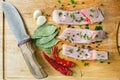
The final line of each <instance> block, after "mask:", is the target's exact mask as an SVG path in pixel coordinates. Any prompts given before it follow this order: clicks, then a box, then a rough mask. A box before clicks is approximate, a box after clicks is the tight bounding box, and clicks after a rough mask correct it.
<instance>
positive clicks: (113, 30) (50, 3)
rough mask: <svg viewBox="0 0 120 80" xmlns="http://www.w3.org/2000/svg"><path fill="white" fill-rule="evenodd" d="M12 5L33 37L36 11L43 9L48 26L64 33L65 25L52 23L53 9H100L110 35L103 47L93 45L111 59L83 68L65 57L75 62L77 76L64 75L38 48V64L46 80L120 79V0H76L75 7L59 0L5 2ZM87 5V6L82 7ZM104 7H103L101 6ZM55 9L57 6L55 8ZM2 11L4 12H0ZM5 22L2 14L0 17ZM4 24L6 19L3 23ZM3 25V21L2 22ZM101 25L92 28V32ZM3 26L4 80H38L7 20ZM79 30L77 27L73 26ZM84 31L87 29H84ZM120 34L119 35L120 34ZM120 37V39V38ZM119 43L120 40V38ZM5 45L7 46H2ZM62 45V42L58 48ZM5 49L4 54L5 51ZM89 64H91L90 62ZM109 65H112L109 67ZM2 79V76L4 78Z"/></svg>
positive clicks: (10, 0) (92, 62)
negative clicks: (52, 65) (119, 50)
mask: <svg viewBox="0 0 120 80" xmlns="http://www.w3.org/2000/svg"><path fill="white" fill-rule="evenodd" d="M8 1H9V2H11V3H12V4H14V5H15V6H16V7H17V9H18V10H19V11H20V13H21V15H22V17H23V19H24V22H25V25H26V29H27V31H28V33H29V34H30V35H32V34H33V32H34V31H35V29H36V28H37V25H36V22H35V20H34V19H33V12H34V10H36V9H41V10H42V11H43V13H44V14H50V17H47V18H48V22H47V23H52V24H54V25H56V26H58V27H61V31H63V30H64V29H65V28H66V25H58V24H56V23H55V22H53V20H52V11H53V10H54V9H59V8H60V6H61V5H62V4H63V5H64V9H65V10H78V9H83V8H88V7H93V6H98V7H99V8H100V9H101V10H102V11H103V12H104V15H105V20H104V21H103V24H102V25H103V29H104V31H106V32H108V39H106V40H104V41H103V42H102V43H101V45H100V46H99V47H98V48H96V46H97V44H93V45H91V46H92V47H93V48H95V49H97V50H105V51H109V52H110V55H109V56H110V57H109V60H108V61H106V62H104V63H100V62H95V61H89V66H86V67H85V66H84V62H81V61H78V60H74V59H72V58H67V57H65V56H62V54H61V53H60V57H64V58H65V59H68V60H72V61H73V62H75V63H76V66H75V67H74V68H71V70H73V72H74V75H73V76H71V77H67V76H63V75H61V74H60V73H59V72H57V71H56V70H54V69H53V68H52V67H51V66H50V65H49V64H48V63H47V62H46V61H45V60H44V59H43V57H42V56H41V54H40V50H39V49H37V48H36V50H37V52H38V54H37V55H36V56H37V59H38V61H39V63H40V64H41V65H42V66H43V67H44V69H45V71H46V72H47V73H48V75H49V76H48V77H47V78H45V79H43V80H60V79H62V80H120V56H119V54H118V50H117V45H116V34H117V29H118V23H119V21H120V5H119V4H120V0H76V2H77V5H76V7H75V8H73V5H69V4H68V3H69V2H70V0H61V1H62V2H61V4H59V3H58V2H57V0H6V2H8ZM83 2H84V4H82V3H83ZM101 4H104V6H100V5H101ZM55 6H56V7H55ZM0 11H1V10H0ZM0 16H1V19H2V13H1V14H0ZM1 21H3V20H1ZM1 23H2V22H1ZM96 25H98V23H96V24H93V25H89V26H90V29H94V27H95V26H96ZM1 26H2V27H0V37H1V36H2V35H3V36H2V37H1V38H0V39H2V40H0V41H1V42H0V47H2V49H1V50H0V53H3V55H4V57H3V58H4V59H3V62H4V74H3V75H4V79H6V80H35V78H34V77H33V76H32V75H31V73H30V72H29V70H28V67H27V65H26V63H25V61H24V59H23V56H22V54H21V51H20V49H19V48H18V46H17V41H16V40H15V38H14V35H13V33H12V32H11V31H10V28H9V27H8V24H7V22H6V20H5V21H4V24H1ZM3 27H4V34H2V33H3V32H2V29H3ZM74 27H78V26H74ZM82 28H84V26H82ZM119 34H120V32H119ZM119 37H120V36H119ZM119 40H120V39H119ZM2 42H4V45H2ZM61 43H62V42H60V43H59V46H60V45H61ZM2 50H4V51H2ZM1 56H2V55H1V54H0V75H1V74H2V72H1V71H2V70H3V69H2V70H1V68H2V67H1V66H2V64H1V63H2V58H1ZM87 62H88V61H87ZM107 62H110V64H108V63H107ZM81 73H82V76H81ZM1 77H2V76H1Z"/></svg>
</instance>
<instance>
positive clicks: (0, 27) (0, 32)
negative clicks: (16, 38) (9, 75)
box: [0, 0, 3, 80]
mask: <svg viewBox="0 0 120 80" xmlns="http://www.w3.org/2000/svg"><path fill="white" fill-rule="evenodd" d="M0 1H2V0H0ZM2 45H3V14H2V10H1V6H0V80H1V79H2V78H3V53H2V52H3V51H2V50H3V48H2Z"/></svg>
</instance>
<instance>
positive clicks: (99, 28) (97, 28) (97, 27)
mask: <svg viewBox="0 0 120 80" xmlns="http://www.w3.org/2000/svg"><path fill="white" fill-rule="evenodd" d="M95 30H103V29H102V26H96V27H95Z"/></svg>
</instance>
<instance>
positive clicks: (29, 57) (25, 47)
mask: <svg viewBox="0 0 120 80" xmlns="http://www.w3.org/2000/svg"><path fill="white" fill-rule="evenodd" d="M2 9H3V12H4V14H5V18H6V20H7V22H8V24H9V27H10V29H11V31H12V32H13V34H14V35H15V38H16V40H17V41H18V46H19V47H20V49H21V51H22V53H23V57H24V59H25V61H26V63H27V65H28V67H29V70H30V72H31V73H32V74H33V76H34V77H35V78H37V79H41V78H45V77H47V76H48V75H47V73H46V72H45V71H44V70H43V68H42V66H41V65H39V64H38V62H37V60H36V58H35V54H36V51H35V50H34V49H33V47H32V44H31V39H30V36H29V35H28V34H27V33H26V30H25V26H24V24H23V21H22V19H21V16H20V14H19V12H18V10H17V9H16V8H15V7H14V6H13V5H12V4H11V3H8V2H2Z"/></svg>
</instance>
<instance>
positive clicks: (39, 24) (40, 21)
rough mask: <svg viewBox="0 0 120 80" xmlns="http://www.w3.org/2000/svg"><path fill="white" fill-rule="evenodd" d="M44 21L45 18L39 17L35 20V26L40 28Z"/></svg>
mask: <svg viewBox="0 0 120 80" xmlns="http://www.w3.org/2000/svg"><path fill="white" fill-rule="evenodd" d="M46 21H47V19H46V17H45V16H39V17H38V18H37V25H38V26H41V25H43V24H44V23H45V22H46Z"/></svg>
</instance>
